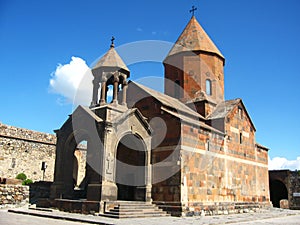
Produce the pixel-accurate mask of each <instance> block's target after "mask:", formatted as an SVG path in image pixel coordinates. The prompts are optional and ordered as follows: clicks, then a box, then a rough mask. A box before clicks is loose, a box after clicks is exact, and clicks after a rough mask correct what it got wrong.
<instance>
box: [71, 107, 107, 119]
mask: <svg viewBox="0 0 300 225" xmlns="http://www.w3.org/2000/svg"><path fill="white" fill-rule="evenodd" d="M82 112H83V113H85V114H87V115H88V116H90V117H91V118H92V119H94V120H95V121H96V122H97V123H100V122H103V120H102V119H101V118H100V117H98V116H97V115H96V114H95V113H94V112H93V111H92V110H90V109H89V108H88V107H85V106H81V105H79V106H78V107H77V108H76V109H75V111H74V112H73V113H72V117H73V119H74V118H75V119H76V116H77V115H80V114H81V113H82Z"/></svg>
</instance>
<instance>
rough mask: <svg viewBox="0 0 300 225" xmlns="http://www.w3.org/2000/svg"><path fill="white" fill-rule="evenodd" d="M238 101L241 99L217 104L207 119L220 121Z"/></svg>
mask: <svg viewBox="0 0 300 225" xmlns="http://www.w3.org/2000/svg"><path fill="white" fill-rule="evenodd" d="M240 101H241V99H239V98H238V99H234V100H228V101H224V102H221V103H219V104H218V105H217V107H216V109H215V110H214V111H213V112H212V114H210V115H209V116H208V117H207V119H220V118H224V117H226V116H227V114H228V113H230V112H231V111H232V110H233V108H234V107H235V106H236V105H237V104H238V103H239V102H240Z"/></svg>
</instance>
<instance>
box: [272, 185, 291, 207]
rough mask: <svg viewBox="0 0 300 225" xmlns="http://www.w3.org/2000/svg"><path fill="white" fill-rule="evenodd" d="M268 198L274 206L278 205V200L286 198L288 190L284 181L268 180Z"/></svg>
mask: <svg viewBox="0 0 300 225" xmlns="http://www.w3.org/2000/svg"><path fill="white" fill-rule="evenodd" d="M270 198H271V201H272V203H273V206H274V207H278V208H279V207H280V200H282V199H287V200H288V191H287V188H286V186H285V184H284V183H282V182H281V181H279V180H271V181H270Z"/></svg>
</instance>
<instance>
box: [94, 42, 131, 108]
mask: <svg viewBox="0 0 300 225" xmlns="http://www.w3.org/2000/svg"><path fill="white" fill-rule="evenodd" d="M114 40H115V38H114V37H112V39H111V45H110V49H109V50H108V52H107V53H106V54H105V55H104V56H103V57H102V58H101V59H100V60H99V61H98V62H97V63H96V65H95V66H94V68H93V69H92V74H93V76H94V80H93V99H92V103H91V107H94V106H98V105H106V104H107V97H108V96H107V94H108V86H109V85H112V86H113V97H112V102H111V103H112V104H115V105H117V104H119V102H118V99H121V102H120V104H121V105H124V106H126V92H127V85H128V83H127V78H129V76H130V71H129V69H128V68H127V66H126V65H125V63H124V62H123V60H122V59H121V57H120V56H119V54H118V53H117V52H116V50H115V45H114ZM100 84H101V88H100ZM99 88H100V92H99ZM120 89H122V97H121V98H120V97H118V93H119V91H120Z"/></svg>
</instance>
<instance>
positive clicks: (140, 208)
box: [101, 201, 170, 218]
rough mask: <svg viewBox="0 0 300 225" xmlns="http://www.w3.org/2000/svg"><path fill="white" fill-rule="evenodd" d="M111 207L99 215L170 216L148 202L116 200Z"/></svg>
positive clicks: (114, 216)
mask: <svg viewBox="0 0 300 225" xmlns="http://www.w3.org/2000/svg"><path fill="white" fill-rule="evenodd" d="M111 204H112V203H111ZM113 204H114V205H115V206H114V208H113V209H110V210H109V211H107V212H105V213H104V214H101V216H106V217H111V218H143V217H159V216H170V215H169V214H167V213H166V212H164V211H163V210H162V209H159V208H158V207H157V206H156V205H153V204H151V203H149V202H127V201H116V202H113Z"/></svg>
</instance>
